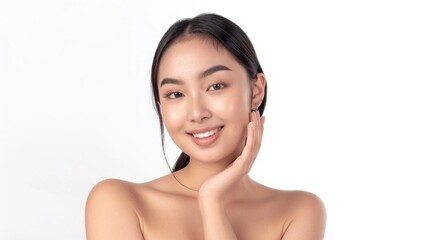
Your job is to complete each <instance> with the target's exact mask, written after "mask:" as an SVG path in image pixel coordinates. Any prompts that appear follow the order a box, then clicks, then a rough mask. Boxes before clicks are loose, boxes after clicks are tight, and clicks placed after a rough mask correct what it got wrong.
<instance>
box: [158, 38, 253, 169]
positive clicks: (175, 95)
mask: <svg viewBox="0 0 429 240" xmlns="http://www.w3.org/2000/svg"><path fill="white" fill-rule="evenodd" d="M157 84H158V89H159V96H160V109H161V115H162V118H163V121H164V124H165V127H166V129H167V131H168V133H169V135H170V136H171V138H172V139H173V141H174V142H175V143H176V144H177V145H178V147H179V148H180V149H182V151H183V152H185V153H186V154H188V155H189V156H190V157H191V160H198V161H203V162H217V161H224V160H225V161H227V162H228V163H229V162H231V161H232V160H234V159H235V158H236V157H237V156H238V155H240V154H241V151H242V149H243V147H244V143H245V139H246V134H247V124H248V122H249V112H250V111H251V99H252V98H251V86H252V84H251V82H250V81H249V78H248V76H247V73H246V71H245V69H244V68H243V66H241V65H240V64H239V63H238V62H237V61H236V60H235V59H234V58H233V56H232V55H231V54H230V53H229V52H228V51H227V50H226V49H224V48H223V47H222V46H220V45H219V46H215V45H214V44H213V42H212V41H211V40H203V39H201V38H198V37H194V38H191V39H185V40H180V41H178V42H176V43H174V44H173V45H172V46H170V47H169V48H168V49H167V50H166V52H165V53H164V55H163V57H162V59H161V62H160V67H159V73H158V83H157Z"/></svg>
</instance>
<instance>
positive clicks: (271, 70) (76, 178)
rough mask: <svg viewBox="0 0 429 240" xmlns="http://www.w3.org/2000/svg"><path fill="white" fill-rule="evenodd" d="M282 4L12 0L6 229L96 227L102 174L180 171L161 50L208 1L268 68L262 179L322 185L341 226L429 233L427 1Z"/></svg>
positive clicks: (2, 206) (388, 234)
mask: <svg viewBox="0 0 429 240" xmlns="http://www.w3.org/2000/svg"><path fill="white" fill-rule="evenodd" d="M278 2H283V3H281V4H280V3H274V2H273V3H270V1H262V2H255V3H252V2H251V1H244V0H243V1H231V0H227V1H224V0H218V1H210V2H207V3H205V2H203V1H196V0H195V1H189V0H188V1H145V0H140V1H132V0H122V1H121V0H109V1H108V0H103V1H101V0H97V1H95V0H94V1H83V0H80V1H78V0H39V1H31V0H14V1H8V0H1V2H0V239H5V240H8V239H40V240H42V239H43V240H46V239H67V240H68V239H84V238H85V235H84V234H85V230H84V207H85V200H86V196H87V194H88V192H89V191H90V189H91V188H92V186H93V185H94V184H95V183H97V182H98V181H100V180H102V179H105V178H120V179H124V180H128V181H133V182H144V181H148V180H151V179H154V178H156V177H160V176H162V175H164V174H167V173H168V168H167V166H166V163H165V162H164V159H163V156H162V151H161V147H160V137H159V126H158V122H157V117H156V113H155V110H154V108H153V107H152V102H151V92H150V68H151V61H152V56H153V53H154V51H155V48H156V44H157V42H158V41H159V39H160V38H161V36H162V34H163V33H164V32H165V30H166V29H167V28H168V27H169V26H170V25H171V24H172V23H173V22H174V21H176V20H178V19H180V18H183V17H193V16H195V15H196V14H198V13H201V12H215V13H219V14H222V15H224V16H226V17H228V18H230V19H231V20H233V21H234V22H236V23H237V24H238V25H240V26H241V27H242V28H243V29H244V30H245V31H246V32H247V33H248V35H249V36H250V38H251V39H252V41H253V43H254V46H255V48H256V50H257V53H258V55H259V57H260V61H261V64H262V66H263V69H264V71H265V73H266V75H267V78H268V88H269V90H268V105H267V109H266V117H267V119H266V131H265V135H264V142H263V147H262V149H261V152H260V155H259V158H258V160H257V161H256V163H255V165H254V168H253V169H252V172H251V175H252V176H253V177H254V178H255V180H258V181H260V182H261V183H264V184H266V185H269V186H272V187H275V188H281V189H302V190H307V191H311V192H314V193H316V194H317V195H319V196H320V197H321V198H322V199H323V201H324V202H325V204H326V208H327V213H328V222H327V228H326V237H325V239H329V240H337V239H338V240H344V239H349V240H350V239H359V240H362V239H429V232H428V231H427V228H428V223H429V220H428V217H429V207H428V203H429V196H428V182H429V176H428V175H429V174H428V167H426V165H425V164H427V163H425V162H428V160H429V150H428V148H429V127H428V123H429V94H428V92H429V83H428V81H429V70H428V69H429V47H428V46H429V44H428V43H429V17H428V16H429V14H428V12H429V8H428V5H427V4H426V1H405V0H404V1H387V0H386V1H381V0H367V1H365V0H363V1H339V0H338V1H278ZM167 145H168V149H167V151H168V155H169V159H170V162H171V164H172V163H173V162H174V158H175V154H176V150H177V149H174V146H172V145H171V144H170V143H167Z"/></svg>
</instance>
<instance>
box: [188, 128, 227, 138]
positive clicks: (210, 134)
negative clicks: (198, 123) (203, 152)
mask: <svg viewBox="0 0 429 240" xmlns="http://www.w3.org/2000/svg"><path fill="white" fill-rule="evenodd" d="M221 129H222V128H221V127H218V128H216V129H213V130H210V131H207V132H204V133H193V134H192V136H194V137H195V138H207V137H210V136H213V135H215V134H216V133H218V132H219V131H220V130H221Z"/></svg>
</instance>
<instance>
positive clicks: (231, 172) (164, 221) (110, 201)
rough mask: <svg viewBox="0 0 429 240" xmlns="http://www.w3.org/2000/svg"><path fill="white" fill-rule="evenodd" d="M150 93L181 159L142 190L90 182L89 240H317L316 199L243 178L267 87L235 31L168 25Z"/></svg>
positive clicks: (214, 22)
mask: <svg viewBox="0 0 429 240" xmlns="http://www.w3.org/2000/svg"><path fill="white" fill-rule="evenodd" d="M152 90H153V97H154V104H155V107H156V109H157V112H158V116H159V121H160V127H161V134H162V136H163V134H164V132H163V131H164V126H165V128H166V129H167V131H168V133H169V135H170V136H171V138H172V140H173V141H174V142H175V144H177V146H178V147H179V148H180V149H181V150H182V151H183V152H182V154H181V155H180V157H179V159H178V161H177V162H176V164H175V166H174V169H173V170H172V173H171V174H168V175H166V176H162V177H160V178H158V179H154V180H152V181H150V182H145V183H131V182H126V181H123V180H118V179H108V180H104V181H102V182H100V183H98V184H97V185H96V186H95V187H94V188H93V189H92V191H91V193H90V194H89V196H88V200H87V205H86V232H87V239H89V240H96V239H103V240H106V239H158V240H162V239H178V240H180V239H186V240H188V239H206V240H209V239H225V240H228V239H268V240H270V239H273V240H274V239H276V240H279V239H303V240H317V239H323V236H324V230H325V219H326V216H325V208H324V205H323V202H322V201H321V199H319V198H318V197H317V196H316V195H314V194H313V193H310V192H306V191H287V190H279V189H273V188H270V187H268V186H264V185H262V184H260V183H258V182H256V181H255V180H253V179H251V178H250V176H249V175H248V173H249V171H250V169H251V167H252V165H253V162H254V161H255V160H256V158H257V155H258V152H259V148H260V146H261V141H262V135H263V128H264V120H265V118H264V117H261V115H262V114H263V111H264V107H265V103H266V99H267V83H266V78H265V75H264V73H263V71H262V67H261V66H260V64H259V61H258V59H257V55H256V52H255V50H254V48H253V46H252V43H251V41H250V40H249V38H248V37H247V35H246V34H245V33H244V31H243V30H242V29H241V28H240V27H239V26H237V25H236V24H235V23H233V22H231V21H230V20H228V19H226V18H225V17H222V16H219V15H216V14H201V15H198V16H196V17H195V18H191V19H182V20H180V21H178V22H176V23H174V24H173V25H172V26H171V27H170V28H169V29H168V30H167V32H166V33H165V35H164V36H163V38H162V39H161V41H160V43H159V45H158V48H157V50H156V52H155V56H154V61H153V66H152Z"/></svg>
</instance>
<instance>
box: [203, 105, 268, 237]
mask: <svg viewBox="0 0 429 240" xmlns="http://www.w3.org/2000/svg"><path fill="white" fill-rule="evenodd" d="M250 119H251V122H250V123H249V124H248V127H247V140H246V146H245V147H244V149H243V151H242V153H241V155H240V156H239V157H238V158H237V159H236V160H235V161H234V162H233V163H231V165H230V166H228V167H227V168H226V169H225V170H223V171H222V172H220V173H219V174H217V175H215V176H214V177H212V178H210V179H208V180H207V181H205V182H204V184H203V185H202V186H201V188H200V191H199V193H198V202H199V206H200V210H201V216H202V219H203V227H204V239H205V240H215V239H216V240H218V239H222V240H233V239H237V236H236V235H235V233H234V229H233V227H232V225H231V223H230V221H229V219H228V215H227V213H226V210H225V206H224V202H223V199H224V196H225V195H226V194H227V191H228V190H229V189H230V187H231V186H232V185H233V184H234V183H237V182H238V181H239V180H240V179H241V178H243V177H245V176H247V174H248V173H249V171H250V169H251V167H252V165H253V162H254V161H255V159H256V156H257V154H258V152H259V148H260V146H261V140H262V133H263V125H264V119H265V118H261V117H260V116H259V112H252V113H251V115H250Z"/></svg>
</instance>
